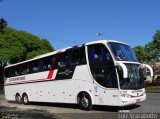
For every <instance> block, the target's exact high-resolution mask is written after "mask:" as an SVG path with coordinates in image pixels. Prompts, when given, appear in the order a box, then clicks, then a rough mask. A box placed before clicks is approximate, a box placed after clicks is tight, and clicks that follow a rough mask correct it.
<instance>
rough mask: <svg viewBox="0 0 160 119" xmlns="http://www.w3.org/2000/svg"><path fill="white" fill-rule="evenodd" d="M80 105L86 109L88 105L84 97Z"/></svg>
mask: <svg viewBox="0 0 160 119" xmlns="http://www.w3.org/2000/svg"><path fill="white" fill-rule="evenodd" d="M81 103H82V106H83V107H85V108H87V107H88V105H89V100H88V99H87V98H86V97H83V98H82V100H81Z"/></svg>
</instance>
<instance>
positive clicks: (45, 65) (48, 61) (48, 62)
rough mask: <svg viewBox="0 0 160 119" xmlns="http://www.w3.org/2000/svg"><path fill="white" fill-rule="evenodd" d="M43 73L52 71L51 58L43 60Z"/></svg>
mask: <svg viewBox="0 0 160 119" xmlns="http://www.w3.org/2000/svg"><path fill="white" fill-rule="evenodd" d="M41 65H42V71H47V70H51V69H52V67H53V66H52V63H51V57H46V58H44V59H42V63H41Z"/></svg>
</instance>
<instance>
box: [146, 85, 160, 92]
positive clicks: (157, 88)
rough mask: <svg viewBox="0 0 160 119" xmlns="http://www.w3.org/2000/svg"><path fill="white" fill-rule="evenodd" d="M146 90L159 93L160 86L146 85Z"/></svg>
mask: <svg viewBox="0 0 160 119" xmlns="http://www.w3.org/2000/svg"><path fill="white" fill-rule="evenodd" d="M146 92H147V93H160V86H147V87H146Z"/></svg>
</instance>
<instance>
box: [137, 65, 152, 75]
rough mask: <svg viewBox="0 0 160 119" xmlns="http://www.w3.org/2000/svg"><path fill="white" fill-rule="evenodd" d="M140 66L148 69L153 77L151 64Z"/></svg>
mask: <svg viewBox="0 0 160 119" xmlns="http://www.w3.org/2000/svg"><path fill="white" fill-rule="evenodd" d="M140 68H142V69H144V70H146V69H148V70H149V71H150V74H151V75H150V76H151V77H153V69H152V67H151V66H149V65H148V64H140Z"/></svg>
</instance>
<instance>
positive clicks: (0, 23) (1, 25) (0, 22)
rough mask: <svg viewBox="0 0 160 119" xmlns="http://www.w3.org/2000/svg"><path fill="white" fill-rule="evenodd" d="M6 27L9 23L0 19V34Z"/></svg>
mask: <svg viewBox="0 0 160 119" xmlns="http://www.w3.org/2000/svg"><path fill="white" fill-rule="evenodd" d="M5 27H7V22H6V20H5V19H3V18H1V19H0V32H2V31H3V29H4V28H5Z"/></svg>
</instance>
